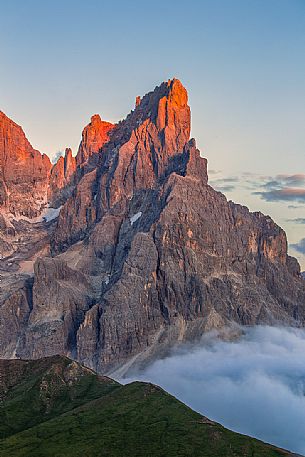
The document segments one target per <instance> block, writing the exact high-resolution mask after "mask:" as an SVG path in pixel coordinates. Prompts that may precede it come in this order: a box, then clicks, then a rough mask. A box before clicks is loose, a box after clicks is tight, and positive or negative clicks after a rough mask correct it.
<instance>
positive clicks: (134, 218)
mask: <svg viewBox="0 0 305 457" xmlns="http://www.w3.org/2000/svg"><path fill="white" fill-rule="evenodd" d="M141 216H142V211H139V212H138V213H136V214H134V215H133V216H131V217H130V223H131V225H133V224H134V223H135V222H136V221H137V220H138V219H140V217H141Z"/></svg>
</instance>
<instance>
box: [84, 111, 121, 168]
mask: <svg viewBox="0 0 305 457" xmlns="http://www.w3.org/2000/svg"><path fill="white" fill-rule="evenodd" d="M113 128H114V124H112V123H111V122H107V121H103V120H102V119H101V116H100V115H99V114H94V115H93V116H91V122H90V123H89V124H88V125H87V126H86V127H85V128H84V130H83V133H82V141H81V143H80V145H79V149H78V153H77V156H76V163H77V166H83V165H84V164H85V163H87V162H88V160H89V158H90V157H91V156H92V155H93V154H97V153H98V152H99V151H100V149H101V148H102V146H103V145H104V144H105V143H107V141H108V140H109V134H110V132H111V130H112V129H113Z"/></svg>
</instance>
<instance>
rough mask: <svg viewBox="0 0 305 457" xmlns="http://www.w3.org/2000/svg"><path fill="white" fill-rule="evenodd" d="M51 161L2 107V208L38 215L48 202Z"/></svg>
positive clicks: (0, 188) (0, 166)
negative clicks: (33, 144) (33, 145)
mask: <svg viewBox="0 0 305 457" xmlns="http://www.w3.org/2000/svg"><path fill="white" fill-rule="evenodd" d="M50 170H51V162H50V159H49V158H48V156H46V155H45V154H40V152H39V151H36V150H35V149H33V148H32V146H31V144H30V143H29V141H28V140H27V138H26V137H25V134H24V132H23V130H22V128H21V127H20V126H19V125H17V124H15V122H13V121H12V120H11V119H9V118H8V117H7V116H6V115H5V114H4V113H2V112H1V111H0V210H1V213H3V212H5V211H8V212H10V213H12V214H13V215H14V216H21V215H22V216H26V217H30V218H32V217H35V216H37V215H39V214H40V212H41V208H42V207H43V205H45V204H46V202H47V189H48V177H49V173H50Z"/></svg>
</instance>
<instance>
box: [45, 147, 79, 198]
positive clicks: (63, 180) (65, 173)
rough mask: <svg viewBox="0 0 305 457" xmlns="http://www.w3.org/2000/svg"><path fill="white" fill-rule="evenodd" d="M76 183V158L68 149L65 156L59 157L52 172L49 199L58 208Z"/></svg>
mask: <svg viewBox="0 0 305 457" xmlns="http://www.w3.org/2000/svg"><path fill="white" fill-rule="evenodd" d="M75 182H76V158H75V157H73V156H72V151H71V149H70V148H67V149H66V151H65V155H64V156H61V157H59V159H58V160H57V162H56V163H55V165H54V166H53V168H52V170H51V175H50V185H49V190H48V199H49V200H50V202H52V203H53V204H55V206H58V205H59V204H60V203H62V201H63V200H64V199H65V195H66V194H67V191H68V189H69V188H71V186H73V185H74V184H75Z"/></svg>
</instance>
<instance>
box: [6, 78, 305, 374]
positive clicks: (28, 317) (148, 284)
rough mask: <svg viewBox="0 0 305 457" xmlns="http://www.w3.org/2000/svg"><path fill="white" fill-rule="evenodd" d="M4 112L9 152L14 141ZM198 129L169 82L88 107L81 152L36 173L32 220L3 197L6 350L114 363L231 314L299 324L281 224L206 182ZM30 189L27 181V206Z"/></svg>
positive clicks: (304, 294) (234, 318) (192, 335)
mask: <svg viewBox="0 0 305 457" xmlns="http://www.w3.org/2000/svg"><path fill="white" fill-rule="evenodd" d="M1 119H4V118H3V117H2V118H0V120H1ZM3 125H4V126H2V131H3V132H4V138H10V140H9V141H8V140H5V141H2V142H1V143H0V145H1V148H2V150H1V151H0V157H8V158H9V157H11V156H13V154H14V151H15V150H14V147H13V146H11V145H14V144H17V143H18V141H19V140H18V141H17V140H16V141H15V140H13V139H12V135H11V134H10V136H9V137H7V133H5V132H6V127H5V126H6V125H7V121H6V120H5V122H4V123H3ZM190 129H191V112H190V107H189V106H188V95H187V91H186V89H185V88H184V87H183V85H182V84H181V82H180V81H179V80H177V79H172V80H169V81H167V82H164V83H162V84H161V85H160V86H158V87H156V88H155V89H154V90H153V91H152V92H149V93H148V94H147V95H145V96H144V97H142V98H137V102H136V106H135V108H134V109H133V110H132V111H131V112H130V114H129V115H128V116H127V117H126V119H125V120H123V121H121V122H119V123H117V124H115V125H113V124H110V123H107V122H105V121H102V120H101V118H100V117H99V116H97V115H95V116H93V117H92V119H91V122H90V123H89V125H88V126H87V127H85V129H84V131H83V136H82V141H81V144H80V147H79V151H78V154H77V156H76V158H74V157H73V156H72V154H71V151H70V150H69V149H67V151H66V154H65V157H64V158H60V159H59V161H58V162H57V164H55V165H54V166H53V168H51V169H50V168H48V170H47V172H46V176H45V178H44V180H42V181H39V183H40V184H39V192H40V191H41V189H43V192H44V195H45V197H44V198H43V199H42V200H41V201H43V202H44V204H43V205H41V208H40V210H39V211H40V215H39V214H38V216H37V217H36V219H35V218H34V215H36V214H37V211H38V210H35V214H30V213H28V214H27V215H28V218H25V217H21V216H20V214H17V212H16V211H15V210H14V208H11V209H10V208H9V207H8V206H5V205H2V207H1V214H0V251H1V255H2V259H0V275H1V278H0V279H1V289H0V304H1V306H0V354H1V356H2V357H14V356H16V357H22V358H39V357H43V356H48V355H53V354H57V353H60V354H65V355H67V356H70V357H72V358H75V359H76V360H78V361H80V362H82V363H84V364H85V365H87V366H90V367H91V368H93V369H95V370H97V371H98V372H101V373H110V372H113V370H116V369H117V368H120V367H122V366H124V365H125V366H126V369H128V368H129V367H130V366H131V365H132V364H133V363H139V362H141V361H145V360H149V359H150V358H152V357H155V356H158V355H159V354H160V353H162V351H163V350H164V349H166V348H168V347H170V346H171V345H174V344H176V343H179V342H181V341H194V340H196V339H198V338H200V337H201V335H202V334H203V333H204V332H206V331H209V330H212V329H221V328H223V327H225V326H230V325H232V324H235V323H237V324H239V325H255V324H271V325H276V324H279V323H280V324H289V325H296V326H304V323H305V283H304V281H303V280H302V278H301V275H300V267H299V264H298V262H297V261H296V259H294V258H292V257H290V256H289V255H288V254H287V239H286V234H285V232H284V231H283V230H282V229H281V228H280V227H279V226H278V225H277V224H276V223H274V222H273V221H272V219H271V218H270V217H268V216H264V215H263V214H261V213H259V212H256V213H251V212H250V211H249V210H248V209H247V208H246V207H244V206H241V205H237V204H234V203H233V202H228V201H227V200H226V198H225V196H224V195H222V194H221V193H220V192H216V191H215V190H214V189H213V188H212V187H210V186H209V185H208V175H207V160H206V159H205V158H202V157H201V156H200V152H199V150H198V149H197V148H196V143H195V140H194V139H190ZM18 132H19V133H18V135H21V134H20V131H18ZM23 141H24V140H23ZM30 154H32V153H30ZM33 154H34V153H33ZM39 157H40V158H39V160H38V162H37V163H38V171H39V173H42V172H43V170H44V169H43V167H42V166H41V161H42V160H46V159H42V158H41V157H42V156H39ZM10 160H12V159H9V161H10ZM22 163H23V162H22V161H21V162H20V163H19V162H18V170H22V167H21V165H22ZM35 163H36V161H35V160H34V161H33V160H32V161H31V164H32V165H31V166H33V167H34V168H35V167H36V165H34V164H35ZM1 167H2V168H1V173H2V175H1V176H4V177H5V176H7V175H6V174H5V173H6V171H5V170H6V169H7V168H5V167H7V165H5V166H4V165H3V164H2V165H1ZM35 173H36V172H35ZM35 173H34V176H36V174H35ZM26 175H27V173H26V172H25V176H26ZM20 176H21V175H20ZM39 176H40V175H39ZM5 179H6V178H5ZM22 179H23V178H22ZM35 182H36V181H35ZM37 182H38V181H37ZM9 185H10V181H6V180H5V183H4V187H5V186H6V188H9ZM15 185H16V184H15V183H13V186H15ZM35 189H36V187H35V186H34V187H33V189H32V191H29V189H28V187H27V186H26V187H25V188H23V187H22V186H21V187H20V186H19V185H18V192H21V191H22V192H23V194H20V202H19V203H20V205H21V204H22V205H25V207H26V206H29V207H32V203H31V202H32V200H33V199H34V200H35V201H36V200H38V197H37V198H36V194H35V192H36V191H35ZM31 192H32V193H31ZM29 194H30V197H29V201H28V197H27V196H28V195H29ZM21 195H22V197H21ZM39 195H40V194H39ZM47 201H48V204H49V205H50V206H53V207H56V208H57V210H56V211H58V212H56V211H55V213H52V214H53V215H54V218H52V217H49V218H47V221H45V220H43V219H42V215H43V214H44V211H50V209H48V208H45V209H43V206H44V205H45V204H46V202H47ZM29 202H30V204H29ZM19 203H18V205H19ZM14 211H15V213H14ZM39 211H38V213H39ZM52 211H54V210H52ZM57 214H58V217H55V216H57ZM8 329H10V330H9V331H8Z"/></svg>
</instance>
